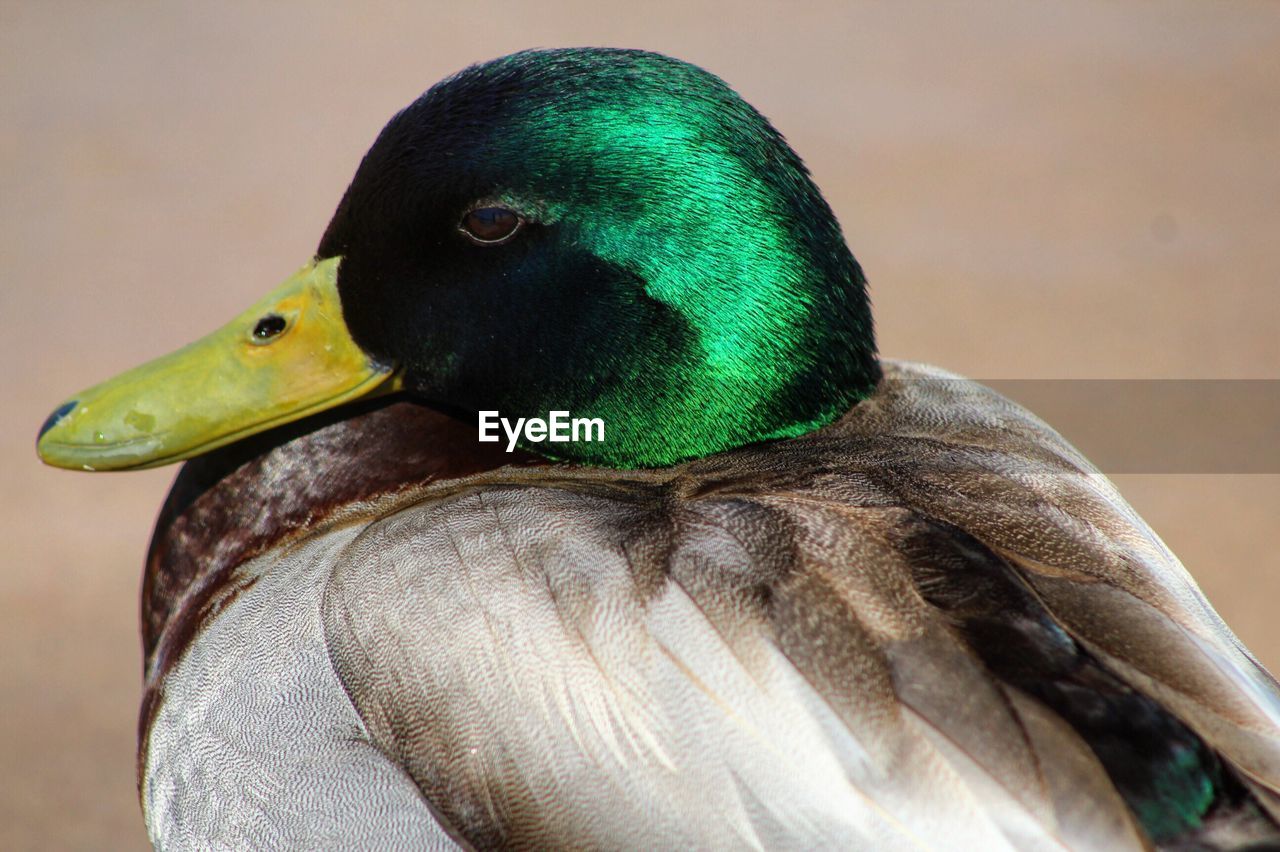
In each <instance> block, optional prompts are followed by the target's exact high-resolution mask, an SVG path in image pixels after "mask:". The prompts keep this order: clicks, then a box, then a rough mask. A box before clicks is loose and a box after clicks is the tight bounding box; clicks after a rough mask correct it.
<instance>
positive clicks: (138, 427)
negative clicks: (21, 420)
mask: <svg viewBox="0 0 1280 852" xmlns="http://www.w3.org/2000/svg"><path fill="white" fill-rule="evenodd" d="M339 261H340V258H329V259H327V260H323V261H320V262H319V263H310V264H307V265H306V266H305V267H303V268H302V269H301V270H299V271H298V273H297V274H295V275H294V276H292V277H291V278H289V280H287V281H285V282H284V283H283V284H282V285H280V286H279V287H278V288H276V289H275V290H274V291H273V292H272V293H271V294H270V295H268V296H267V297H266V298H265V299H263V300H262V301H260V302H258V303H257V304H256V305H254V306H253V307H252V308H250V309H249V310H247V311H245V312H244V313H242V314H241V315H240V316H238V317H236V318H235V319H234V320H232V321H231V322H230V323H229V324H227V325H225V326H223V327H222V328H221V329H219V330H218V331H215V332H214V333H213V334H210V335H209V336H208V337H205V338H203V339H201V340H198V341H196V342H195V343H192V344H191V345H190V346H186V347H184V348H182V349H179V350H178V351H177V352H174V353H173V354H171V355H166V356H165V357H163V358H159V359H157V360H155V361H152V362H150V363H149V364H143V365H142V366H141V367H135V368H134V369H132V370H129V371H128V372H127V373H123V374H121V375H119V376H116V377H115V378H114V379H111V380H109V381H106V382H103V383H102V384H100V385H96V386H94V387H92V388H89V389H88V390H86V391H84V392H82V393H79V394H76V395H75V396H74V397H72V398H71V399H70V400H69V401H67V402H65V403H63V404H62V405H61V406H59V407H58V408H57V409H55V410H54V412H53V414H52V415H50V416H49V419H48V420H47V421H45V424H44V426H43V428H42V429H41V430H40V438H39V440H38V441H37V444H36V451H37V452H38V453H39V454H40V458H41V459H42V460H43V461H44V462H45V463H46V464H51V465H54V466H56V467H65V468H69V469H71V470H136V469H140V468H147V467H158V466H160V465H164V464H169V463H171V462H176V461H181V460H182V459H187V458H191V457H192V456H197V455H200V454H201V453H205V452H208V451H209V450H212V449H215V448H217V447H221V446H223V445H225V444H230V443H232V442H234V441H238V440H240V439H242V438H246V437H248V436H250V435H253V434H255V433H257V432H262V431H265V430H267V429H270V428H272V427H273V426H279V425H282V424H284V423H289V422H290V421H293V420H298V419H299V418H302V417H305V416H307V415H309V414H313V413H315V412H318V411H323V410H325V409H327V408H332V407H334V406H336V405H340V404H342V403H344V402H348V401H350V400H354V399H357V398H360V397H363V396H368V395H370V394H372V393H375V392H382V391H387V390H393V389H395V388H396V387H398V385H399V381H398V378H397V377H396V376H395V374H394V373H393V372H392V370H391V368H390V367H386V366H382V365H379V364H376V363H374V362H373V361H372V360H371V359H370V358H369V356H368V355H366V354H365V353H364V351H363V350H361V349H360V347H359V346H357V345H356V343H355V341H354V340H352V339H351V334H350V332H348V331H347V326H346V324H345V323H344V322H343V319H342V305H341V302H340V301H339V299H338V286H337V281H338V278H337V274H338V263H339Z"/></svg>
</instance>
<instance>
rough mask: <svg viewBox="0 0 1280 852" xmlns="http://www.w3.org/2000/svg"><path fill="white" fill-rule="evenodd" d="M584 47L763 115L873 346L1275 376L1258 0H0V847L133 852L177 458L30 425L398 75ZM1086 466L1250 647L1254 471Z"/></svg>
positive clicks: (1017, 366) (349, 156) (289, 220)
mask: <svg viewBox="0 0 1280 852" xmlns="http://www.w3.org/2000/svg"><path fill="white" fill-rule="evenodd" d="M583 44H597V45H619V46H634V47H643V48H651V49H655V50H660V51H664V52H667V53H671V54H674V55H677V56H680V57H683V58H685V59H689V60H691V61H694V62H696V63H698V64H701V65H703V66H705V67H707V68H709V69H711V70H713V71H715V72H717V73H719V74H720V75H721V76H723V77H725V78H726V79H728V80H729V81H730V82H731V83H732V84H733V85H735V86H736V87H737V88H738V89H739V91H741V92H742V93H743V94H744V95H745V96H746V97H747V99H748V100H750V101H751V102H753V103H754V104H755V105H756V106H757V107H758V108H760V109H761V110H762V111H763V112H764V113H765V114H766V115H768V116H770V117H771V118H772V119H773V120H774V122H775V123H776V124H777V126H778V127H779V128H780V129H781V130H782V131H783V133H785V134H786V135H787V137H788V138H789V139H790V140H791V142H792V144H793V145H794V146H795V147H796V149H797V150H798V151H799V152H800V153H801V155H802V156H803V157H804V158H805V159H806V160H807V161H808V163H809V164H810V166H811V167H812V169H813V172H814V174H815V176H816V178H817V181H818V183H819V185H821V186H822V187H823V188H824V190H825V192H826V194H827V197H828V198H829V199H830V201H831V202H832V204H833V206H834V207H835V209H836V211H837V213H838V214H839V216H840V218H841V221H842V222H843V225H844V228H845V231H846V233H847V234H848V237H849V240H850V243H851V244H852V246H853V249H854V252H855V254H856V255H857V256H858V258H859V259H860V260H861V261H862V263H863V265H864V266H865V268H866V270H867V272H868V274H869V276H870V279H871V282H872V287H873V296H874V299H875V303H876V309H877V317H878V322H879V333H880V341H881V348H882V350H883V351H884V352H885V353H886V354H887V355H890V356H894V357H908V358H912V359H918V360H926V361H931V362H934V363H937V364H940V365H943V366H946V367H948V368H951V369H953V370H956V371H959V372H962V373H965V374H967V375H970V376H974V377H979V378H984V379H1027V378H1043V377H1056V378H1156V377H1160V378H1270V379H1276V378H1280V335H1278V334H1277V329H1280V286H1278V285H1280V164H1278V162H1277V157H1278V155H1280V5H1277V4H1276V3H1273V2H1259V3H1252V4H1250V3H1245V2H1234V3H1231V4H1205V3H1202V2H1200V1H1199V0H1188V2H1176V3H1173V2H1165V3H1154V4H1130V3H1114V4H1111V3H1093V2H1076V3H1071V4H1052V5H1051V4H1032V3H1018V4H1015V3H998V2H990V3H981V4H979V3H965V4H950V5H949V6H948V7H947V9H945V10H944V9H942V8H941V4H939V5H938V6H936V7H935V6H934V5H933V4H923V3H919V4H917V3H894V4H887V3H886V4H858V3H851V2H848V0H843V1H842V2H827V3H803V4H797V3H751V2H742V0H738V2H733V3H727V4H724V5H722V6H719V7H714V6H710V5H702V4H698V3H693V2H689V0H683V2H674V3H666V2H652V0H648V2H644V3H634V4H626V5H615V4H606V3H599V2H580V3H567V2H539V3H515V2H490V3H476V4H461V3H448V4H430V3H415V4H386V3H366V4H359V5H358V6H356V5H353V6H352V7H351V8H350V9H340V8H337V7H336V6H331V5H325V6H321V5H318V4H302V3H286V2H276V3H270V4H262V3H250V2H243V3H241V2H221V3H217V4H206V5H202V6H195V5H189V4H185V3H172V2H169V3H160V2H155V3H129V2H113V3H100V4H91V3H71V2H47V3H30V2H28V3H22V4H18V3H9V2H3V3H0V377H2V378H0V381H2V383H3V384H2V385H0V391H2V392H3V402H0V453H2V456H0V465H2V466H3V473H2V474H0V501H3V503H2V507H0V556H2V558H3V564H2V566H0V568H2V570H0V848H4V849H21V848H41V849H57V848H86V849H88V848H92V849H103V848H115V849H126V848H136V847H139V846H142V845H143V844H144V843H145V836H144V832H143V829H142V822H141V817H140V813H139V810H138V806H137V804H136V796H135V788H134V754H133V749H134V719H135V706H136V703H137V699H138V681H139V650H138V639H137V630H136V611H137V602H136V597H137V592H138V585H139V577H140V565H141V560H142V557H143V554H144V551H145V548H146V544H147V539H148V536H149V533H150V527H151V523H152V519H153V518H154V515H155V512H156V510H157V508H158V507H159V504H160V502H161V499H162V497H163V495H164V492H165V489H166V488H167V486H168V483H169V481H170V479H171V478H172V476H173V471H172V470H160V471H151V472H147V473H140V474H130V475H101V476H86V475H77V474H72V473H65V472H62V471H54V470H50V469H45V468H42V467H41V466H40V465H39V464H38V463H37V462H36V459H35V457H34V454H33V451H32V445H33V441H34V439H35V434H36V429H37V427H38V426H39V425H40V422H41V421H42V420H43V418H44V417H45V415H46V414H47V413H48V411H49V410H50V409H51V408H52V407H53V406H54V405H55V404H56V403H58V402H60V401H61V400H62V399H63V398H64V397H65V396H66V395H67V394H69V393H71V392H74V391H76V390H79V389H80V388H82V387H84V386H86V385H89V384H92V383H94V382H97V381H98V380H100V379H102V378H105V377H107V376H109V375H111V374H113V373H115V372H117V371H119V370H122V369H124V368H126V367H129V366H131V365H133V364H135V363H137V362H139V361H142V360H144V359H147V358H150V357H152V356H154V355H157V354H160V353H163V352H166V351H168V350H170V349H172V348H174V347H176V346H178V345H180V344H182V343H184V342H186V341H189V340H191V339H193V338H195V337H196V336H198V335H200V334H203V333H204V332H205V331H207V330H210V329H211V328H213V327H214V326H216V325H219V324H221V322H222V321H223V320H225V319H228V318H230V317H231V316H232V315H234V314H235V313H237V312H238V311H239V310H241V309H242V308H243V307H245V306H247V305H248V304H249V303H251V302H252V301H254V300H255V299H256V298H257V297H258V296H259V295H260V294H262V293H264V292H265V291H266V290H267V289H268V288H270V287H271V286H274V285H275V284H276V283H277V282H278V281H279V280H281V279H282V278H283V277H284V276H285V275H286V274H288V273H290V272H292V271H293V270H294V269H295V268H296V267H297V266H298V265H300V264H301V263H302V262H303V261H304V260H306V259H307V257H308V256H309V255H310V253H311V252H312V250H313V248H314V247H315V244H316V242H317V240H318V239H319V237H320V234H321V231H322V229H323V227H324V225H325V223H326V222H327V221H328V217H329V215H330V213H331V212H332V210H333V207H334V205H335V204H336V202H337V200H338V198H339V196H340V195H341V193H342V190H343V189H344V188H345V186H346V183H347V181H348V179H349V178H350V176H351V174H352V172H353V170H354V169H355V166H356V164H357V162H358V160H359V158H360V156H361V154H362V153H363V152H364V151H365V149H366V147H367V146H368V144H369V143H370V142H371V141H372V139H373V137H374V135H375V134H376V133H377V131H378V129H379V128H380V127H381V126H382V124H383V123H384V122H385V121H386V119H387V118H388V117H389V116H390V115H391V114H392V113H393V112H394V111H395V110H396V109H398V108H400V107H401V106H403V105H405V104H406V103H408V102H409V101H410V100H411V99H413V97H415V96H416V95H417V94H418V93H419V92H420V91H421V90H422V89H424V88H426V87H427V86H428V85H430V84H431V83H433V82H435V81H436V80H437V79H439V78H440V77H442V76H444V75H445V74H448V73H450V72H452V71H454V70H457V69H458V68H460V67H462V66H463V65H465V64H468V63H470V62H473V61H476V60H481V59H485V58H489V57H493V56H496V55H499V54H503V53H507V52H510V51H512V50H515V49H518V48H523V47H530V46H559V45H583ZM1080 416H1081V417H1083V418H1085V420H1086V421H1087V417H1088V412H1080ZM1057 425H1059V427H1060V428H1061V429H1062V431H1064V433H1066V435H1067V436H1068V437H1069V438H1070V437H1072V427H1071V424H1069V423H1059V424H1057ZM1272 434H1274V432H1273V433H1272ZM1116 480H1117V483H1118V485H1119V486H1120V488H1121V490H1122V491H1123V492H1124V493H1125V494H1126V496H1127V497H1128V498H1129V500H1130V501H1131V502H1132V503H1134V504H1135V506H1136V507H1137V508H1138V510H1139V511H1140V512H1141V513H1142V514H1143V515H1144V516H1145V517H1146V518H1147V520H1148V521H1149V522H1150V523H1151V524H1152V526H1154V527H1155V529H1156V530H1157V531H1158V532H1159V533H1160V534H1161V535H1162V536H1163V537H1164V538H1165V540H1166V541H1167V542H1168V543H1169V544H1170V545H1171V546H1172V548H1173V549H1174V550H1175V551H1176V552H1177V553H1178V554H1180V556H1181V557H1182V559H1183V561H1184V562H1185V563H1186V564H1187V566H1188V567H1189V568H1190V570H1191V571H1192V573H1193V574H1194V575H1195V576H1196V577H1197V579H1198V580H1199V581H1200V582H1201V584H1202V585H1203V586H1204V588H1205V590H1206V592H1207V593H1208V595H1209V597H1210V599H1211V600H1212V601H1213V602H1214V603H1215V604H1216V606H1217V607H1218V608H1219V610H1220V611H1221V612H1222V614H1223V615H1224V616H1225V618H1226V620H1227V621H1228V622H1229V623H1230V624H1231V625H1232V626H1233V627H1234V628H1235V629H1236V630H1237V632H1238V633H1239V634H1240V635H1241V636H1242V637H1243V639H1244V640H1245V641H1246V642H1247V643H1248V644H1249V645H1250V646H1251V647H1252V648H1253V650H1254V651H1255V652H1256V653H1257V654H1258V656H1259V657H1261V658H1262V660H1263V661H1264V662H1265V663H1266V664H1268V665H1269V666H1270V667H1271V668H1272V669H1273V670H1275V669H1278V668H1280V625H1277V623H1276V618H1275V616H1274V615H1273V607H1274V606H1275V604H1276V603H1277V602H1278V601H1280V548H1278V547H1277V545H1276V540H1275V539H1276V535H1277V533H1276V525H1277V517H1276V516H1277V510H1280V476H1276V475H1252V476H1246V475H1195V476H1192V475H1152V474H1147V475H1128V474H1126V475H1124V476H1118V477H1116Z"/></svg>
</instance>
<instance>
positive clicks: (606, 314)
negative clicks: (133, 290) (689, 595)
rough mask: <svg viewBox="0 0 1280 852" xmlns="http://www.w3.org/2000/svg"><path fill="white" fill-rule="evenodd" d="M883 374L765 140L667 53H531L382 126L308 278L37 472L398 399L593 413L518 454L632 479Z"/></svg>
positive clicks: (177, 361)
mask: <svg viewBox="0 0 1280 852" xmlns="http://www.w3.org/2000/svg"><path fill="white" fill-rule="evenodd" d="M878 377H879V367H878V363H877V360H876V355H875V345H874V338H873V334H872V326H871V316H870V309H869V306H868V301H867V296H866V291H865V281H864V279H863V276H862V272H861V270H860V269H859V267H858V265H857V263H856V262H855V261H854V259H853V257H852V255H851V254H850V253H849V250H848V248H847V247H846V245H845V242H844V238H843V236H842V235H841V232H840V228H839V225H838V224H837V222H836V220H835V217H834V215H833V214H832V212H831V209H830V208H829V207H828V205H827V203H826V202H825V201H824V200H823V198H822V196H821V194H820V193H819V192H818V190H817V188H816V187H815V186H814V184H813V182H812V181H811V180H810V178H809V176H808V173H807V171H806V170H805V168H804V166H803V164H802V163H801V162H800V159H799V158H798V157H797V156H796V155H795V153H794V152H793V151H792V150H791V149H790V148H789V147H788V146H787V144H786V142H785V141H784V140H783V138H782V137H781V136H780V135H779V134H778V133H777V131H775V130H774V129H773V127H772V126H771V125H770V124H769V123H768V121H767V120H765V119H764V118H763V117H762V116H761V115H760V114H759V113H757V112H756V111H755V110H754V109H753V108H752V107H751V106H750V105H748V104H747V103H746V102H745V101H743V100H742V99H741V98H740V97H738V96H737V95H736V94H735V93H734V92H733V91H732V90H731V89H730V88H729V87H728V86H727V85H726V84H725V83H724V82H722V81H721V80H720V79H718V78H717V77H715V76H713V75H711V74H709V73H707V72H705V71H703V70H701V69H699V68H696V67H694V66H692V65H689V64H686V63H684V62H680V61H677V60H674V59H671V58H668V57H665V56H661V55H657V54H652V53H645V52H639V51H630V50H604V49H570V50H550V51H529V52H524V53H518V54H514V55H511V56H507V57H504V58H502V59H498V60H495V61H492V62H488V63H485V64H482V65H477V66H473V67H471V68H468V69H466V70H464V71H462V72H460V73H459V74H456V75H455V76H453V77H450V78H448V79H446V80H444V81H443V82H441V83H439V84H437V85H436V86H434V87H432V88H431V89H430V90H428V91H427V92H426V93H425V94H423V95H422V96H421V97H420V98H418V100H416V101H415V102H414V103H413V104H411V105H410V106H409V107H407V108H406V109H404V110H403V111H401V112H400V113H399V114H398V115H396V116H395V117H394V118H393V119H392V120H391V122H390V123H389V124H388V125H387V126H386V127H385V128H384V129H383V131H382V133H381V134H380V135H379V136H378V138H377V140H376V141H375V142H374V144H373V147H372V148H371V149H370V150H369V152H368V154H366V155H365V158H364V160H363V162H362V163H361V164H360V167H359V169H358V170H357V172H356V175H355V177H354V179H353V180H352V182H351V185H350V187H349V188H348V190H347V192H346V194H345V196H344V197H343V199H342V202H341V203H340V205H339V206H338V209H337V212H336V213H335V214H334V217H333V219H332V221H331V222H330V224H329V226H328V228H327V230H326V232H325V234H324V237H323V239H322V240H321V242H320V245H319V249H318V251H317V253H316V256H315V257H314V258H313V259H312V261H311V262H309V263H308V264H307V265H306V266H305V267H303V269H302V270H301V271H300V272H298V273H297V274H295V275H294V276H292V277H291V278H290V279H288V280H287V281H286V282H285V283H284V284H283V285H282V286H281V287H279V288H278V289H277V290H275V291H274V292H272V293H271V294H270V295H268V296H267V297H266V298H265V299H263V300H262V301H261V302H260V303H258V304H257V305H254V306H253V307H252V308H250V309H249V310H248V311H246V312H245V313H243V314H241V315H240V316H239V317H237V318H236V319H235V320H233V321H232V322H231V323H230V324H228V325H227V326H225V327H224V328H222V329H221V330H219V331H217V332H215V333H213V334H212V335H210V336H209V337H206V338H204V339H203V340H201V341H198V342H197V343H195V344H192V345H191V346H188V347H186V348H185V349H182V350H179V351H178V352H175V353H173V354H172V355H169V356H166V357H164V358H161V359H159V360H157V361H154V362H151V363H150V364H146V365H143V366H142V367H138V368H136V369H134V370H132V371H129V372H127V373H125V374H123V375H121V376H118V377H117V378H115V379H112V380H110V381H108V382H105V383H103V384H101V385H98V386H96V387H94V388H91V389H89V390H87V391H84V392H82V393H80V394H77V395H75V396H74V397H72V399H71V400H69V401H68V402H66V403H64V404H63V405H62V406H59V407H58V408H57V409H56V410H55V411H54V413H53V414H52V415H51V416H50V418H49V419H48V421H46V423H45V425H44V427H43V429H42V430H41V434H40V438H39V441H38V451H39V453H40V456H41V458H43V459H44V460H45V461H46V462H48V463H49V464H53V465H57V466H60V467H68V468H73V469H97V470H118V469H129V468H142V467H153V466H156V465H160V464H166V463H169V462H173V461H178V460H180V459H184V458H190V457H192V456H195V455H199V454H201V453H203V452H206V451H208V450H211V449H214V448H216V447H219V446H223V445H225V444H228V443H231V442H234V441H236V440H239V439H241V438H244V437H247V436H249V435H252V434H254V433H256V432H260V431H263V430H265V429H268V428H271V427H273V426H276V425H280V424H283V423H287V422H289V421H291V420H296V419H298V418H300V417H304V416H306V415H308V414H311V413H314V412H318V411H321V410H324V409H328V408H332V407H334V406H339V405H342V404H343V403H346V402H348V401H351V400H354V399H357V398H361V397H366V396H369V395H371V394H377V393H383V392H387V391H389V390H396V389H404V390H407V391H408V392H410V393H412V394H414V395H416V396H418V397H420V398H422V399H424V400H426V401H428V402H430V403H434V404H436V405H439V406H441V407H442V408H444V409H445V410H448V411H450V412H453V413H457V414H459V415H460V416H466V417H472V418H474V417H475V416H476V413H477V412H479V411H483V410H494V411H497V412H499V413H500V415H501V416H502V417H504V418H509V419H511V420H514V419H515V418H520V417H525V418H528V417H544V418H545V417H546V416H547V414H548V412H549V411H551V410H564V411H568V412H570V413H571V415H572V416H573V417H587V418H599V419H601V420H602V421H603V422H604V424H605V440H604V441H595V442H586V441H583V442H576V443H556V444H547V443H523V444H521V446H523V447H525V448H526V449H529V450H532V451H534V452H538V453H541V454H543V455H546V456H550V457H553V458H559V459H564V460H569V461H574V462H578V463H583V464H592V465H602V466H608V467H617V468H632V467H652V466H662V465H668V464H672V463H675V462H678V461H680V460H683V459H688V458H693V457H699V456H704V455H709V454H711V453H715V452H718V451H721V450H725V449H729V448H732V447H736V446H740V445H743V444H748V443H753V442H757V441H762V440H767V439H773V438H785V437H791V436H795V435H799V434H803V433H805V432H808V431H811V430H813V429H815V428H817V427H819V426H822V425H825V424H826V423H829V422H831V421H832V420H834V419H835V418H837V417H838V416H840V415H841V414H842V413H844V412H845V411H846V410H847V409H848V408H849V407H850V406H851V405H852V404H854V403H855V402H856V401H857V400H858V399H860V398H862V397H865V396H866V395H868V394H869V393H870V392H871V391H872V389H873V388H874V385H875V383H876V381H877V379H878Z"/></svg>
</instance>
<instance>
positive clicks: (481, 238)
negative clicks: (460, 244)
mask: <svg viewBox="0 0 1280 852" xmlns="http://www.w3.org/2000/svg"><path fill="white" fill-rule="evenodd" d="M521 224H522V220H521V219H520V217H519V216H518V215H517V214H516V213H514V212H513V211H511V210H508V209H507V208H505V207H477V208H476V209H475V210H472V211H471V212H469V213H468V214H467V215H465V216H463V217H462V224H461V225H460V226H459V229H460V230H461V231H462V233H463V234H465V235H466V236H467V238H468V239H470V240H471V241H472V242H473V243H478V244H480V245H486V246H488V245H498V244H499V243H505V242H506V241H507V240H509V239H511V238H512V237H513V236H515V233H516V231H518V230H520V225H521Z"/></svg>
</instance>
